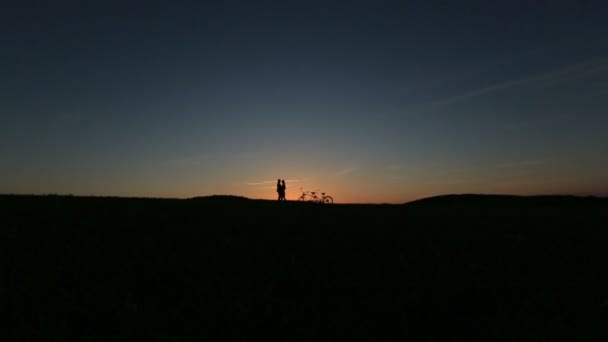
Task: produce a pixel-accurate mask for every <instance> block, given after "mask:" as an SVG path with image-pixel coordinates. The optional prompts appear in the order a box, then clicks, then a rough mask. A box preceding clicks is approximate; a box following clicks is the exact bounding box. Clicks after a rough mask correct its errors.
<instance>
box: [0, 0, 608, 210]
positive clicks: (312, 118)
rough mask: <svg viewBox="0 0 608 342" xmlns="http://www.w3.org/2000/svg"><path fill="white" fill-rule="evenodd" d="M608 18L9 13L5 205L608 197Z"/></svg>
mask: <svg viewBox="0 0 608 342" xmlns="http://www.w3.org/2000/svg"><path fill="white" fill-rule="evenodd" d="M606 18H608V4H607V3H606V2H604V1H497V2H493V1H441V2H439V1H390V2H389V1H318V2H315V1H222V2H217V3H216V4H207V3H206V2H204V1H192V2H180V1H174V2H169V1H164V2H157V1H147V2H145V5H144V2H139V3H135V2H130V1H117V2H112V1H104V2H98V3H95V2H93V1H73V2H72V1H70V2H64V1H52V2H51V1H48V2H47V1H18V2H17V1H15V2H14V3H12V4H11V3H10V2H9V3H7V4H4V5H2V8H1V9H0V28H1V30H0V38H1V39H2V40H1V43H2V50H1V51H2V54H1V55H0V79H1V80H2V82H1V83H0V94H1V95H0V96H1V97H0V99H1V101H0V158H1V160H2V162H1V166H0V176H1V178H0V192H2V193H5V192H10V193H73V194H86V195H89V194H90V195H124V196H163V197H166V196H171V197H189V196H196V195H209V194H214V193H223V194H226V193H229V194H237V195H245V196H250V197H257V198H273V197H274V196H275V193H274V190H273V180H275V179H276V178H278V177H281V178H285V179H288V181H289V182H288V198H289V197H290V196H291V197H292V198H293V197H294V196H297V190H298V188H299V187H300V186H303V187H304V188H308V189H312V190H314V189H317V188H321V189H324V190H327V191H328V192H331V193H332V194H334V197H335V198H336V200H337V201H343V202H361V201H371V202H401V201H405V200H409V199H414V198H418V197H422V196H427V195H435V194H441V193H453V192H459V193H462V192H483V193H516V194H531V193H580V194H583V193H585V194H588V193H595V194H608V176H606V173H605V172H603V171H605V170H606V169H607V168H608V157H607V156H608V138H606V136H607V135H606V128H608V115H607V110H606V109H607V108H608V106H607V105H608V40H607V39H606V37H608V20H606ZM289 183H291V185H289Z"/></svg>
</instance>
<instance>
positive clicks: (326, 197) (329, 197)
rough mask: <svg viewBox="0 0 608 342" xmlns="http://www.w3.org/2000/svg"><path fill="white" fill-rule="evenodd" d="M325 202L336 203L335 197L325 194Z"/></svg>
mask: <svg viewBox="0 0 608 342" xmlns="http://www.w3.org/2000/svg"><path fill="white" fill-rule="evenodd" d="M323 203H327V204H333V203H334V199H333V198H332V197H331V196H324V197H323Z"/></svg>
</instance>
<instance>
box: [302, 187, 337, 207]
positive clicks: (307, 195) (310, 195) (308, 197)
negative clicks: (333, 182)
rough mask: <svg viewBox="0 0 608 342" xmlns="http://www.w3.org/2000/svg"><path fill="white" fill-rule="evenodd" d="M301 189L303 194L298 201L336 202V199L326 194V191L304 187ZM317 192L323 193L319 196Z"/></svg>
mask: <svg viewBox="0 0 608 342" xmlns="http://www.w3.org/2000/svg"><path fill="white" fill-rule="evenodd" d="M300 191H302V195H300V197H299V198H298V202H313V203H326V204H332V203H334V199H333V198H332V197H331V196H329V195H326V193H325V192H319V190H316V191H304V190H302V188H300ZM317 194H321V196H318V195H317Z"/></svg>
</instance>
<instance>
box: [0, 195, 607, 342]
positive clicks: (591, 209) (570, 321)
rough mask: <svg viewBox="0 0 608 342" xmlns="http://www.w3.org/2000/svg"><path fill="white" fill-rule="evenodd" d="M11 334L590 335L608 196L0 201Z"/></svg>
mask: <svg viewBox="0 0 608 342" xmlns="http://www.w3.org/2000/svg"><path fill="white" fill-rule="evenodd" d="M0 213H1V215H0V217H1V218H0V220H1V221H0V226H1V228H0V244H1V245H0V247H1V253H2V254H1V259H0V267H1V268H0V300H1V302H0V308H1V310H2V312H0V313H1V314H2V316H3V317H5V318H4V319H3V321H4V322H3V323H4V324H3V325H4V326H5V328H3V330H4V332H3V335H5V336H7V337H8V339H3V340H5V341H8V340H23V341H31V340H61V341H96V340H100V341H101V340H103V341H109V340H115V339H116V337H118V336H120V337H123V338H128V339H130V340H142V341H188V340H198V341H201V340H204V337H209V336H213V337H214V339H213V340H229V339H230V340H232V339H239V340H251V339H253V338H256V339H266V338H268V337H273V338H277V339H279V340H285V341H304V340H331V341H346V340H366V341H379V340H403V339H404V338H407V337H412V339H413V340H423V341H431V340H432V341H444V340H480V339H485V340H535V341H543V340H571V339H572V340H574V339H578V340H588V337H593V338H600V337H601V336H604V335H605V334H606V332H607V331H608V246H607V243H608V200H606V199H601V198H577V197H508V196H442V197H437V198H431V199H426V200H422V201H417V202H413V203H409V204H404V205H317V204H309V203H296V202H282V203H279V202H275V201H255V200H248V199H244V198H238V197H230V196H225V197H224V196H219V197H210V198H196V199H190V200H169V199H167V200H165V199H135V198H95V197H70V196H0Z"/></svg>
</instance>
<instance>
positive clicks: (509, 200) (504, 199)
mask: <svg viewBox="0 0 608 342" xmlns="http://www.w3.org/2000/svg"><path fill="white" fill-rule="evenodd" d="M591 202H608V198H606V197H596V196H574V195H538V196H518V195H484V194H450V195H439V196H433V197H426V198H422V199H419V200H415V201H411V202H407V203H404V204H405V205H414V206H418V205H429V206H433V205H439V206H446V205H448V206H449V205H513V204H522V205H533V204H551V205H556V204H574V203H577V204H579V203H591Z"/></svg>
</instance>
